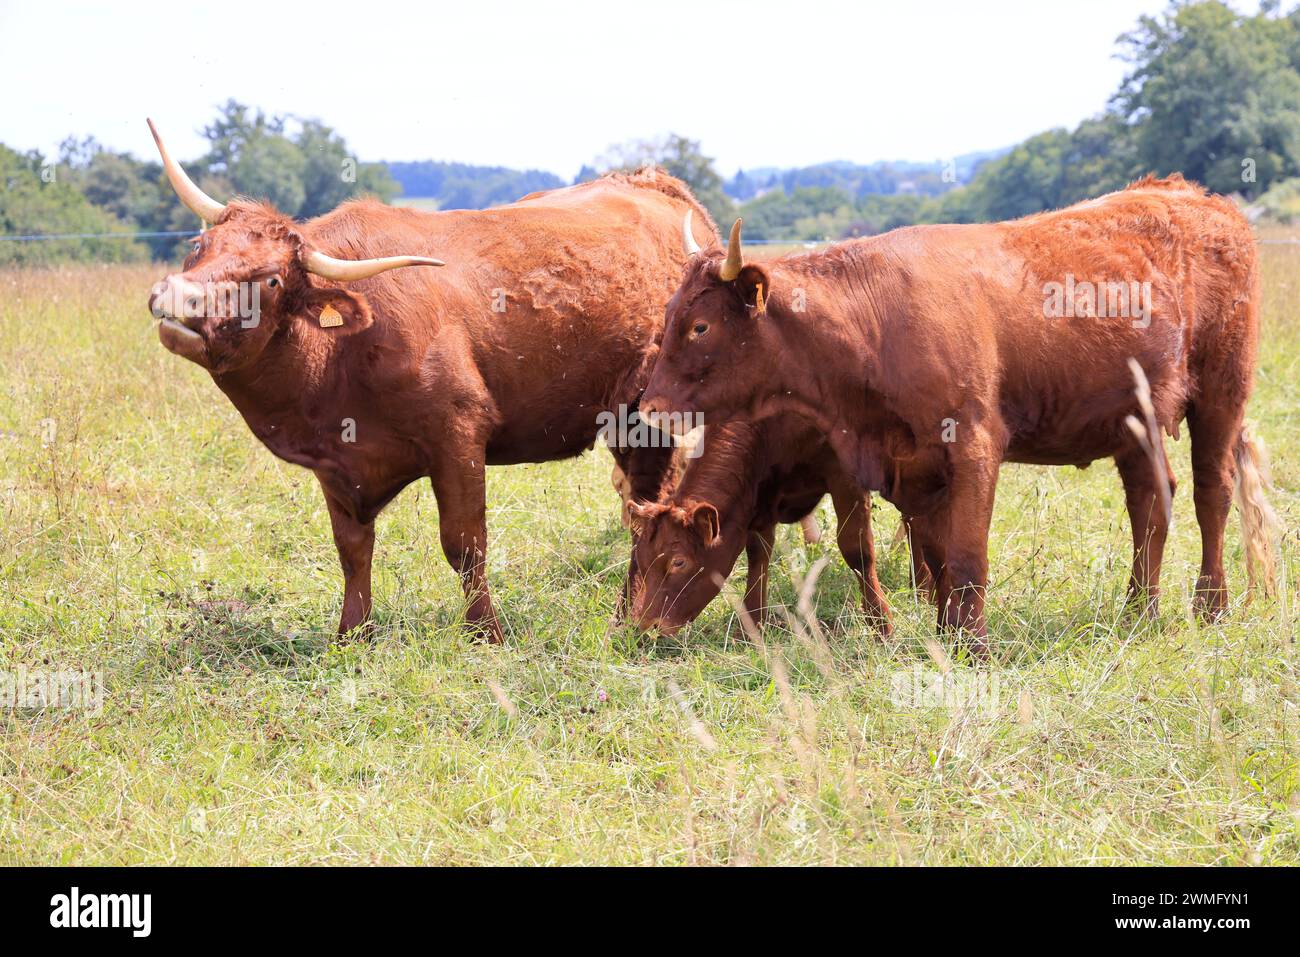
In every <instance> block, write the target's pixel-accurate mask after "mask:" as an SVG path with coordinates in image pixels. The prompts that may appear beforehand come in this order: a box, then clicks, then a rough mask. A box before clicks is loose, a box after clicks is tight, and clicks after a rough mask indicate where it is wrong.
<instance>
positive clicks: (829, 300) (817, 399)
mask: <svg viewBox="0 0 1300 957" xmlns="http://www.w3.org/2000/svg"><path fill="white" fill-rule="evenodd" d="M877 278H879V279H883V278H884V277H877ZM773 287H774V288H798V287H803V288H804V289H805V290H807V292H806V296H807V301H808V303H809V305H810V306H813V308H811V309H809V310H807V311H805V312H802V313H794V312H790V311H788V310H787V309H786V307H785V305H784V303H779V302H778V303H774V304H773V305H772V307H771V308H775V309H777V310H778V312H777V314H776V316H775V319H776V321H778V322H780V323H781V324H782V327H783V328H784V329H785V330H786V334H787V336H788V340H787V341H788V343H789V348H788V349H786V350H784V354H783V355H782V356H781V357H780V360H779V362H778V364H777V365H776V368H775V372H774V375H773V380H774V381H775V382H776V384H777V387H776V388H775V389H773V390H771V391H770V392H769V394H768V395H766V396H765V397H764V398H763V399H762V400H761V401H760V408H759V409H758V410H756V411H757V413H758V415H760V416H762V417H764V418H766V417H768V416H770V415H772V414H774V413H777V412H783V413H788V412H793V413H794V414H796V415H800V416H802V417H804V418H806V419H808V420H809V421H811V422H813V423H814V424H815V425H816V426H817V428H818V429H819V430H820V431H821V432H822V434H823V435H825V436H826V439H827V442H828V444H829V445H830V446H831V449H832V450H833V451H834V452H835V455H836V458H838V459H839V462H840V465H841V466H842V467H843V468H844V470H845V471H846V472H848V473H849V474H850V475H853V476H854V477H855V478H856V479H857V480H858V482H859V483H860V484H861V485H862V486H863V487H864V488H873V489H876V490H884V489H886V488H887V487H888V485H887V483H888V482H889V480H890V475H889V472H890V469H891V468H892V462H891V459H892V457H894V456H896V455H897V454H899V450H900V449H901V448H903V447H905V446H907V445H908V443H909V442H910V432H911V430H910V429H909V427H908V426H907V425H906V423H904V422H903V421H902V419H901V418H900V417H899V416H898V415H897V414H896V412H895V410H894V409H893V407H892V403H891V402H890V400H889V398H888V395H887V390H886V385H885V384H886V380H887V376H886V375H885V369H884V368H883V366H882V360H881V356H882V355H887V354H888V347H889V342H890V338H891V321H890V317H889V316H888V315H881V314H880V312H879V310H878V308H877V306H876V301H877V300H876V299H875V298H874V297H872V296H869V295H857V296H853V295H846V294H845V289H844V283H843V281H842V280H832V279H824V278H822V277H819V276H812V275H807V274H805V273H803V272H802V271H800V270H797V269H795V270H791V271H790V274H789V275H786V276H780V277H779V279H778V278H776V277H774V280H773ZM823 304H834V305H830V306H828V305H823ZM818 306H820V307H821V308H820V309H819V308H818ZM823 310H825V314H823ZM759 321H762V320H759Z"/></svg>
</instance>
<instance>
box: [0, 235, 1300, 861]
mask: <svg viewBox="0 0 1300 957" xmlns="http://www.w3.org/2000/svg"><path fill="white" fill-rule="evenodd" d="M1263 256H1264V260H1265V265H1266V270H1267V272H1266V284H1267V285H1266V308H1265V326H1264V329H1265V345H1264V351H1263V355H1262V358H1261V367H1260V376H1259V386H1258V390H1257V394H1256V398H1255V401H1254V404H1253V407H1252V418H1253V419H1254V420H1255V421H1256V422H1257V423H1258V426H1259V432H1260V433H1261V434H1262V436H1263V438H1264V439H1265V440H1266V441H1267V442H1268V444H1269V445H1270V447H1271V449H1272V452H1273V457H1274V466H1275V473H1276V478H1277V483H1278V488H1277V491H1276V493H1275V495H1274V502H1275V504H1276V505H1277V507H1278V509H1279V512H1280V513H1281V515H1282V517H1283V521H1284V523H1285V525H1286V527H1287V528H1288V529H1292V528H1294V527H1296V525H1297V523H1296V519H1297V517H1298V512H1300V504H1298V503H1297V499H1296V490H1297V488H1300V472H1298V471H1297V469H1298V468H1300V439H1297V434H1296V425H1297V420H1298V416H1300V398H1298V397H1297V393H1296V390H1295V385H1294V383H1295V382H1296V381H1297V379H1298V378H1300V375H1298V374H1300V369H1298V368H1297V365H1298V364H1300V307H1298V306H1297V302H1298V301H1300V289H1298V288H1297V283H1300V280H1297V278H1296V277H1297V276H1300V247H1268V248H1266V249H1265V250H1264V252H1263ZM162 271H163V270H161V269H160V268H157V267H154V268H143V269H142V268H134V267H115V268H111V269H79V270H62V271H52V272H25V273H0V670H3V669H9V670H14V669H16V668H18V667H19V666H27V667H29V668H48V669H54V668H64V669H76V668H85V669H89V670H102V671H103V672H104V674H105V680H106V685H107V693H106V696H105V701H104V708H103V711H102V713H101V714H98V715H91V714H86V713H80V712H70V711H54V710H50V711H44V712H7V713H0V864H14V863H76V864H114V863H136V862H148V863H171V862H175V863H187V864H198V863H222V864H224V863H234V864H254V863H261V864H265V863H369V862H376V863H577V862H586V863H596V862H608V863H636V864H648V863H771V864H776V863H788V864H811V863H925V864H970V863H1000V864H1030V863H1034V864H1101V863H1106V864H1130V863H1134V864H1135V863H1165V864H1171V863H1195V864H1236V863H1263V864H1291V865H1294V864H1296V863H1300V780H1298V775H1300V772H1298V770H1297V748H1296V742H1297V731H1298V728H1297V716H1298V712H1297V708H1298V706H1300V696H1297V693H1296V649H1295V643H1294V636H1295V618H1296V612H1295V609H1294V606H1293V604H1292V602H1293V600H1294V594H1293V590H1292V589H1293V583H1294V574H1293V572H1292V563H1293V560H1294V556H1295V554H1296V538H1295V535H1294V533H1293V532H1288V534H1287V536H1286V539H1285V542H1284V562H1285V564H1284V568H1285V570H1286V579H1287V582H1289V583H1291V584H1285V587H1284V591H1283V595H1282V599H1281V600H1280V601H1279V602H1276V603H1275V602H1270V601H1265V600H1258V599H1257V600H1256V601H1255V602H1254V603H1253V604H1252V605H1251V606H1250V607H1241V596H1242V592H1243V590H1244V584H1245V582H1244V572H1243V564H1242V554H1241V547H1240V542H1239V538H1238V536H1237V530H1236V527H1235V523H1234V527H1233V528H1232V530H1231V537H1230V551H1229V564H1230V571H1231V580H1232V585H1233V589H1234V596H1235V607H1234V610H1233V613H1232V616H1231V618H1230V619H1229V621H1228V622H1227V623H1226V624H1224V625H1222V626H1219V627H1214V628H1201V627H1199V626H1198V625H1197V623H1196V622H1195V621H1194V620H1192V619H1191V618H1190V617H1189V605H1190V602H1189V595H1188V592H1189V589H1190V586H1191V584H1192V582H1193V579H1194V577H1195V572H1196V564H1197V560H1198V554H1199V539H1198V534H1197V530H1196V523H1195V520H1194V515H1193V512H1192V508H1191V500H1190V495H1189V494H1188V492H1189V491H1190V488H1191V482H1190V476H1189V474H1188V468H1187V448H1186V445H1187V443H1186V438H1184V440H1183V442H1182V443H1180V444H1178V445H1175V446H1172V449H1171V455H1172V456H1173V457H1174V459H1175V462H1176V466H1177V470H1178V475H1179V479H1180V482H1181V490H1180V492H1179V494H1178V497H1177V500H1176V502H1175V514H1176V518H1175V522H1176V526H1175V530H1174V533H1173V535H1172V540H1171V543H1170V550H1169V555H1168V558H1167V562H1166V566H1165V575H1164V583H1165V586H1166V592H1165V599H1164V605H1163V616H1162V618H1161V619H1160V620H1159V621H1158V622H1156V623H1155V624H1140V625H1135V624H1134V623H1132V622H1130V621H1128V620H1126V619H1125V618H1124V616H1123V615H1122V612H1121V609H1120V601H1121V598H1122V595H1123V590H1124V585H1125V579H1126V575H1127V570H1128V565H1129V533H1128V526H1127V520H1126V517H1125V515H1124V509H1123V495H1122V492H1121V489H1120V485H1119V482H1118V479H1117V478H1116V476H1115V474H1114V470H1113V468H1112V467H1111V466H1110V465H1109V464H1108V463H1105V462H1101V463H1097V464H1096V465H1095V466H1093V467H1092V468H1091V469H1089V470H1087V471H1074V470H1065V469H1056V470H1050V469H1041V468H1030V467H1015V466H1012V467H1008V468H1007V469H1005V470H1004V472H1003V479H1002V483H1001V486H1000V493H999V502H998V509H997V515H996V520H995V526H994V529H993V535H992V560H993V567H994V569H995V573H994V587H993V590H992V593H991V596H990V602H989V605H990V616H989V617H990V627H991V629H992V633H993V636H994V640H995V649H996V651H995V661H994V662H993V663H992V664H991V665H990V666H988V668H987V677H986V680H988V681H991V682H993V684H992V685H991V686H990V687H991V688H992V689H993V690H994V691H996V694H991V695H989V696H988V697H987V698H986V699H984V700H983V701H982V702H981V704H982V705H983V706H981V707H974V708H966V709H951V708H949V709H944V708H938V707H923V706H919V705H914V704H909V703H908V702H906V701H902V702H898V701H896V700H895V699H896V697H897V696H896V695H893V694H891V687H892V685H893V683H894V682H895V681H897V680H898V678H899V676H900V674H901V675H906V674H907V673H909V672H911V671H913V670H915V669H921V670H923V671H927V672H933V670H934V669H935V667H936V666H935V664H934V661H933V660H932V653H935V652H937V653H938V654H939V655H940V656H941V657H943V658H945V659H946V658H948V657H951V658H952V664H953V667H954V668H955V670H956V673H957V674H961V675H970V673H971V669H972V666H971V664H970V663H969V661H967V660H966V658H965V655H964V652H962V651H961V649H959V648H956V647H954V646H952V645H951V644H946V643H945V645H944V647H943V649H941V650H940V649H939V648H938V646H937V645H935V644H934V642H933V641H931V639H932V638H933V636H934V630H933V626H932V619H933V613H932V611H931V609H930V608H929V607H928V606H925V605H924V604H922V603H920V602H918V601H917V600H916V599H915V598H914V597H913V596H912V595H911V593H910V592H909V591H908V589H907V587H906V558H905V555H904V554H902V553H901V552H899V551H897V550H890V549H889V547H888V545H887V543H888V542H889V541H890V540H891V539H892V537H893V533H894V530H895V527H896V516H895V514H894V513H893V511H892V509H891V508H889V507H888V506H884V507H882V508H881V509H880V510H879V511H878V513H877V515H878V523H877V536H878V539H879V541H880V543H881V546H882V547H881V554H882V559H881V561H882V566H883V567H882V578H883V579H884V581H885V582H886V585H887V587H889V588H890V589H891V590H892V595H891V598H892V601H893V604H894V608H895V611H896V617H897V625H898V637H897V638H896V640H894V641H893V642H891V643H890V644H889V645H883V644H881V643H880V642H878V641H877V640H876V639H875V638H873V637H872V636H871V634H870V633H869V632H868V631H867V630H866V628H865V626H864V623H863V620H862V618H861V616H860V615H859V613H858V612H857V611H856V606H855V601H856V596H855V591H854V588H853V585H852V582H851V578H850V574H849V572H848V571H847V569H845V568H844V566H843V565H842V564H841V563H840V562H839V559H838V556H837V555H835V554H834V553H833V546H832V545H830V544H829V542H827V543H826V544H823V545H818V546H813V547H810V548H805V547H804V546H802V545H801V544H800V543H799V540H798V537H797V535H796V534H795V532H796V530H794V529H785V530H783V532H782V535H781V537H780V539H779V543H778V548H779V555H778V558H777V560H776V564H775V568H776V571H775V574H774V589H775V593H776V597H777V598H779V599H780V600H781V601H783V602H785V603H786V604H788V605H791V606H792V607H793V605H794V602H795V590H794V586H793V584H792V583H791V578H790V574H789V573H790V572H791V571H793V572H794V573H796V574H798V573H801V572H802V571H803V570H805V569H807V568H808V567H809V566H811V565H812V563H813V562H815V561H816V559H818V558H820V557H823V556H829V557H830V559H831V560H830V563H829V564H828V565H827V567H826V569H825V571H824V572H823V573H822V575H821V578H820V580H819V581H818V583H817V591H816V599H815V600H816V609H817V618H818V620H819V621H820V623H821V627H822V628H823V629H824V630H825V633H826V636H825V637H826V641H825V644H819V643H818V642H817V641H816V640H813V639H810V640H807V641H805V640H801V639H800V637H799V636H798V635H796V634H794V633H792V632H791V631H790V630H789V629H788V628H771V629H769V630H768V632H767V633H766V643H765V648H764V649H763V650H759V649H756V648H754V647H753V646H751V645H749V644H747V643H746V642H744V641H743V640H742V639H741V635H740V632H739V628H738V626H737V622H736V620H735V619H734V617H733V616H732V614H731V612H730V609H729V607H728V606H727V604H726V603H725V602H723V601H718V602H715V603H714V605H713V606H712V607H711V608H710V609H709V610H708V611H707V612H706V614H705V615H704V616H703V617H702V619H701V620H700V621H699V622H697V623H696V625H695V626H693V627H692V628H690V629H687V630H686V631H684V632H683V633H681V634H680V635H678V636H676V637H675V638H673V639H671V640H661V641H659V642H658V643H655V642H651V641H645V640H640V639H638V638H637V637H636V636H634V635H631V634H628V633H626V632H624V631H618V630H615V631H611V630H610V629H609V627H608V625H607V621H608V619H609V616H610V613H611V612H612V610H613V607H614V599H615V596H616V594H617V591H618V588H619V585H620V583H621V576H622V573H623V568H624V565H623V563H624V561H625V560H626V554H627V545H626V542H625V536H624V533H623V531H622V529H621V528H620V527H619V524H618V518H617V507H616V506H617V503H616V500H615V497H614V493H613V492H612V490H611V489H610V486H609V479H608V475H609V459H608V456H607V455H606V454H605V453H603V452H602V453H599V454H596V453H592V454H588V455H587V456H585V457H583V458H582V459H579V460H576V461H570V462H561V463H554V464H549V465H543V466H519V467H512V468H503V469H496V470H493V471H491V472H490V477H489V518H488V521H489V528H490V530H491V534H492V548H491V582H492V586H493V588H494V589H495V595H496V599H497V603H498V607H499V609H500V612H501V615H502V620H503V624H504V625H505V628H506V630H507V633H508V640H507V643H506V645H505V646H504V647H499V648H494V647H487V646H484V645H480V644H475V643H472V642H471V641H469V640H467V638H466V636H465V635H464V634H463V633H462V632H461V630H460V628H459V627H458V620H459V615H460V611H461V606H462V603H461V596H460V590H459V586H458V583H457V581H456V579H455V577H454V575H453V574H452V573H451V571H450V570H449V569H448V568H447V566H446V564H445V562H444V561H443V559H442V556H441V552H440V549H439V547H438V533H437V525H438V516H437V510H436V507H435V504H434V500H433V496H432V494H431V491H430V489H429V488H428V486H427V485H425V484H421V485H418V486H413V487H411V488H410V489H408V490H407V491H406V492H404V493H403V494H402V495H401V496H400V497H399V498H398V499H397V501H396V502H395V503H394V504H393V506H392V507H390V508H389V509H388V511H387V512H385V513H384V515H383V516H382V517H381V518H380V520H379V535H378V543H379V544H378V548H377V552H376V570H377V571H376V575H377V577H376V613H377V620H378V628H377V633H376V636H375V639H374V641H373V643H370V644H349V645H342V646H340V645H338V644H336V643H335V642H334V640H333V636H332V630H333V626H334V623H335V621H336V618H337V613H338V603H339V601H340V597H341V596H340V590H341V586H340V579H339V572H338V568H337V561H336V557H335V553H334V549H333V545H332V543H331V540H330V534H329V522H328V518H327V515H326V512H325V509H324V505H323V503H322V501H321V496H320V493H319V491H318V489H317V487H316V483H315V481H314V480H313V479H312V477H311V476H310V475H309V474H308V473H307V472H306V471H304V470H302V469H299V468H296V467H293V466H289V465H286V464H282V463H280V462H278V461H276V460H275V459H274V458H273V457H272V456H271V455H270V453H269V452H267V451H265V450H264V449H263V448H262V447H261V446H260V445H259V444H258V443H257V442H256V440H254V439H253V438H252V436H251V435H250V434H249V433H248V431H247V429H246V428H245V426H244V425H243V423H242V421H241V420H240V419H239V417H238V415H237V414H236V413H235V411H234V409H233V408H232V407H231V406H230V405H229V404H228V403H227V402H226V400H225V399H224V397H223V396H221V394H220V393H219V392H218V391H217V389H216V388H215V386H214V385H213V384H212V382H211V380H210V379H209V378H208V376H207V375H206V374H205V373H203V372H202V371H201V370H200V369H198V368H197V367H195V366H192V365H190V364H188V363H185V362H183V361H182V360H180V359H177V358H175V357H173V356H171V355H169V354H168V353H166V352H165V351H164V350H163V349H162V348H161V346H159V345H158V343H157V340H156V337H155V334H154V330H153V323H152V322H151V321H150V319H149V315H148V312H147V310H146V307H145V298H146V292H147V289H148V287H149V285H150V283H151V282H152V281H153V280H154V279H156V278H157V275H160V274H161V272H162ZM156 274H157V275H156ZM45 420H52V422H53V425H54V430H55V431H54V438H53V441H52V442H44V441H43V438H45V437H47V436H48V435H49V427H48V425H42V423H43V421H45ZM829 521H830V519H829V517H828V515H827V513H823V519H822V522H823V526H824V527H825V526H827V525H829ZM828 538H829V536H828ZM742 564H743V563H742ZM741 571H742V570H741V569H738V574H737V575H736V576H735V577H734V579H733V582H732V584H731V585H730V586H729V594H731V595H732V596H733V597H734V596H736V595H738V594H739V588H738V581H739V580H740V577H741V575H740V572H741ZM796 620H798V619H797V616H796ZM927 642H928V643H929V645H928V647H929V648H930V649H932V650H927Z"/></svg>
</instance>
